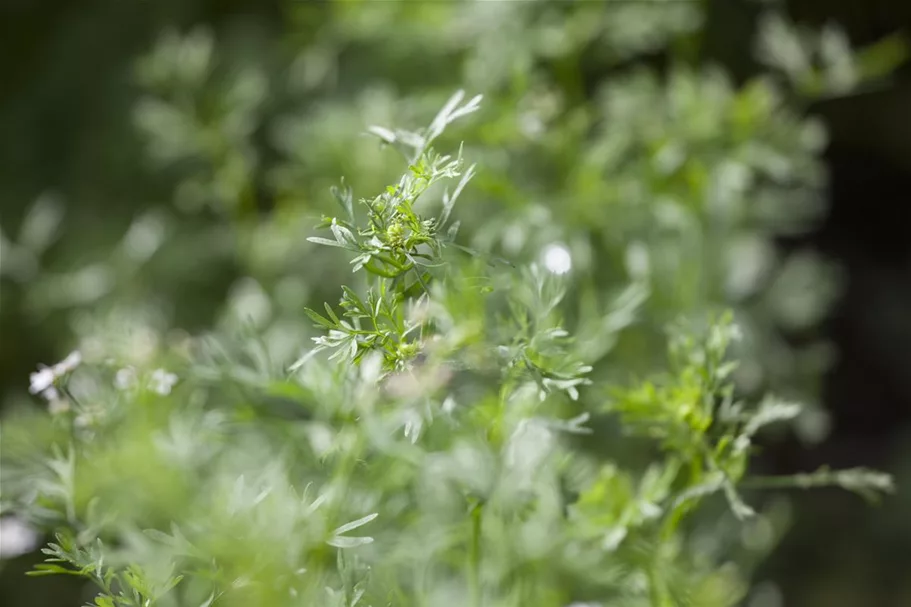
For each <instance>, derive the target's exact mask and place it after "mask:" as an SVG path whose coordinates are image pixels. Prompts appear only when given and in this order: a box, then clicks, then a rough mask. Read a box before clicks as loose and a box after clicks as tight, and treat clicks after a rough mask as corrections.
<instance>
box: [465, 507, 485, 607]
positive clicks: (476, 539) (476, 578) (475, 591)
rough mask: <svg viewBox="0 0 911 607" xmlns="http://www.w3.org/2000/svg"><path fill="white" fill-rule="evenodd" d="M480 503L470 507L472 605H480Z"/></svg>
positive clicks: (469, 575) (470, 584) (469, 580)
mask: <svg viewBox="0 0 911 607" xmlns="http://www.w3.org/2000/svg"><path fill="white" fill-rule="evenodd" d="M483 509H484V505H483V504H482V503H480V502H479V503H478V504H476V505H475V506H474V507H473V508H472V509H471V543H470V545H469V550H468V587H469V589H470V592H471V605H472V607H481V605H482V596H481V524H482V522H483Z"/></svg>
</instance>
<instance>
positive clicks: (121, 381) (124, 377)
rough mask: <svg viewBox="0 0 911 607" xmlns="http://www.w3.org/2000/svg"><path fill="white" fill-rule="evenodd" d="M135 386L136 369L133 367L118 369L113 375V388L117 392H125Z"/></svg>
mask: <svg viewBox="0 0 911 607" xmlns="http://www.w3.org/2000/svg"><path fill="white" fill-rule="evenodd" d="M135 385H136V369H134V368H133V367H124V368H123V369H118V371H117V374H116V375H114V387H115V388H117V389H118V390H127V389H129V388H132V387H133V386H135Z"/></svg>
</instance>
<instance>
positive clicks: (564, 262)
mask: <svg viewBox="0 0 911 607" xmlns="http://www.w3.org/2000/svg"><path fill="white" fill-rule="evenodd" d="M542 257H543V258H544V267H545V268H547V269H548V270H549V271H550V272H552V273H554V274H566V273H567V272H569V271H570V270H571V269H572V267H573V258H572V256H571V255H570V254H569V249H567V248H566V247H564V246H563V245H561V244H556V243H553V244H549V245H547V246H546V247H545V248H544V251H543V253H542Z"/></svg>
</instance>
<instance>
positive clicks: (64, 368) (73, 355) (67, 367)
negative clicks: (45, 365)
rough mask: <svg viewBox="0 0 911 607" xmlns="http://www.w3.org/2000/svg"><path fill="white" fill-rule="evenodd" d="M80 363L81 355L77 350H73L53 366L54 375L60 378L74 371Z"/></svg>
mask: <svg viewBox="0 0 911 607" xmlns="http://www.w3.org/2000/svg"><path fill="white" fill-rule="evenodd" d="M81 362H82V354H81V353H80V352H79V350H74V351H73V352H70V353H69V354H68V355H67V357H66V358H64V359H63V360H61V361H60V362H59V363H57V364H56V365H54V374H55V375H57V376H60V375H63V374H64V373H69V372H71V371H73V370H74V369H76V367H78V366H79V364H80V363H81Z"/></svg>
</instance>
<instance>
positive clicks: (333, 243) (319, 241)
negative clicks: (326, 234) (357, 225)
mask: <svg viewBox="0 0 911 607" xmlns="http://www.w3.org/2000/svg"><path fill="white" fill-rule="evenodd" d="M307 241H308V242H312V243H314V244H321V245H326V246H327V247H338V248H340V249H348V250H349V251H357V249H355V248H352V247H351V246H349V245H346V244H344V243H341V242H337V241H335V240H329V239H328V238H320V237H319V236H309V237H307Z"/></svg>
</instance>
